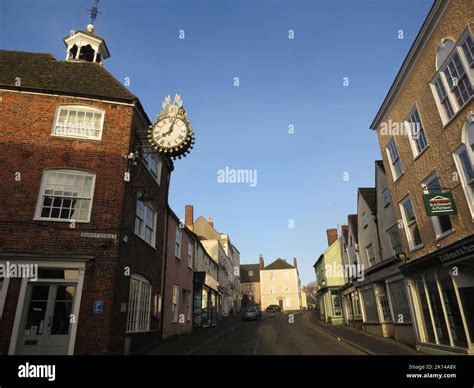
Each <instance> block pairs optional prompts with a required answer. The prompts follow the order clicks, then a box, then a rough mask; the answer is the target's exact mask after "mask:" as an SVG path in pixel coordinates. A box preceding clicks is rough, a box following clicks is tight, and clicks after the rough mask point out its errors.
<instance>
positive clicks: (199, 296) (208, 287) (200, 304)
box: [193, 272, 220, 327]
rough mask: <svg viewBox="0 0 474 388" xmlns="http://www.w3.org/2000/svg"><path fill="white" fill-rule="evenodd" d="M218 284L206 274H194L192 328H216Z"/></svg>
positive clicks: (218, 297)
mask: <svg viewBox="0 0 474 388" xmlns="http://www.w3.org/2000/svg"><path fill="white" fill-rule="evenodd" d="M218 288H219V283H218V282H217V281H216V280H215V279H214V278H212V277H211V276H209V274H207V273H206V272H195V273H194V303H193V307H194V321H193V322H194V326H195V327H210V326H217V323H218V316H219V303H220V295H219V291H218Z"/></svg>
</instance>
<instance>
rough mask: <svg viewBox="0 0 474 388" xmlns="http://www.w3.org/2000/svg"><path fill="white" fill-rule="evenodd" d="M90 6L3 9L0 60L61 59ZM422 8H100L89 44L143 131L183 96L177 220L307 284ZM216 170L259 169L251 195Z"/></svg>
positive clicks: (369, 157) (362, 167)
mask: <svg viewBox="0 0 474 388" xmlns="http://www.w3.org/2000/svg"><path fill="white" fill-rule="evenodd" d="M91 4H92V0H89V1H87V0H68V1H65V0H61V1H59V0H36V1H34V0H0V48H2V49H9V50H20V51H35V52H49V53H52V54H53V55H54V56H55V57H56V58H58V59H64V57H65V47H64V44H63V42H62V38H63V37H64V36H66V35H67V34H68V33H69V31H70V30H71V29H84V28H85V26H86V25H87V23H88V22H89V18H88V13H87V12H86V11H84V10H85V9H86V8H90V6H91ZM431 4H432V0H416V1H414V0H379V1H373V0H351V1H348V0H347V1H342V0H341V1H338V0H335V1H329V0H314V1H302V0H288V1H276V0H252V1H237V0H234V1H228V0H227V1H226V0H208V1H200V0H191V1H180V0H169V1H144V0H113V1H112V0H102V1H101V4H100V8H101V9H102V10H103V11H105V12H106V15H104V16H102V15H99V17H98V20H97V22H96V33H97V34H98V35H100V36H102V37H103V38H104V39H105V40H106V42H107V45H108V47H109V50H110V52H111V57H110V58H109V59H108V60H107V61H106V62H105V67H106V68H107V69H108V70H109V71H110V72H111V73H112V74H113V75H114V76H115V77H117V78H118V79H119V80H124V79H125V78H126V77H129V78H130V81H131V84H130V89H131V91H132V92H133V93H135V94H136V95H137V96H138V97H139V98H140V100H141V102H142V104H143V106H144V107H145V110H146V112H147V113H148V115H149V117H150V118H151V119H152V120H154V119H155V116H156V114H157V113H158V112H159V110H160V106H161V101H162V100H163V97H164V96H165V95H168V94H170V95H172V96H174V94H175V93H180V94H181V95H182V98H183V102H184V106H185V107H186V110H187V112H188V116H189V118H190V120H191V122H192V124H193V127H194V129H195V132H196V137H197V144H196V146H195V148H194V150H193V151H192V153H191V155H189V156H188V157H187V158H185V159H182V160H177V161H176V163H175V171H174V172H173V175H172V180H171V189H170V204H171V206H172V208H173V209H174V210H175V212H176V213H177V214H178V215H180V216H184V206H185V205H186V204H193V205H194V208H195V210H194V213H195V216H199V215H202V216H205V217H208V216H211V217H213V219H214V224H215V226H216V228H217V229H218V230H219V231H221V232H224V233H228V234H229V235H230V236H231V240H232V242H233V243H234V245H236V246H237V248H238V249H239V251H240V254H241V262H242V263H252V262H257V261H258V256H259V254H260V253H261V254H263V256H264V257H265V262H266V263H267V264H268V263H270V262H271V261H273V260H274V259H276V258H278V257H282V258H286V259H287V260H291V259H292V257H297V258H298V266H299V270H300V275H301V279H302V283H303V284H306V283H308V282H310V281H313V280H314V272H313V268H312V265H313V264H314V261H315V259H316V258H317V257H318V256H319V255H320V253H321V252H322V250H324V249H325V247H326V245H327V242H326V233H325V230H326V229H327V228H331V227H336V226H337V225H341V224H344V223H345V222H346V220H347V214H348V213H353V212H355V210H356V190H357V188H358V187H367V186H373V185H374V160H375V159H380V150H379V147H378V143H377V139H376V135H375V133H373V132H372V131H371V130H370V129H369V125H370V123H371V121H372V119H373V117H374V115H375V114H376V112H377V110H378V108H379V107H380V105H381V103H382V101H383V98H384V97H385V95H386V93H387V92H388V89H389V87H390V85H391V84H392V81H393V79H394V77H395V75H396V73H397V71H398V69H399V68H400V65H401V64H402V62H403V59H404V58H405V56H406V54H407V52H408V50H409V48H410V46H411V44H412V42H413V40H414V39H415V37H416V34H417V33H418V30H419V29H420V27H421V25H422V23H423V20H424V19H425V17H426V15H427V13H428V11H429V9H430V7H431ZM179 30H184V32H185V39H184V40H180V39H179V36H178V35H179ZM289 30H293V31H294V39H288V35H289V33H288V31H289ZM399 30H403V39H399V38H398V31H399ZM234 77H238V78H239V82H240V85H239V86H238V87H235V86H234ZM344 77H348V78H349V86H344V85H343V79H344ZM289 125H293V126H294V133H293V134H289V131H288V127H289ZM225 167H229V168H231V169H249V170H256V171H257V185H256V186H255V187H250V185H249V184H248V183H241V184H238V183H218V181H217V176H218V170H220V169H224V168H225ZM345 172H347V173H348V174H349V175H348V177H349V180H348V181H345V180H343V174H344V173H345ZM289 220H293V221H294V228H289V226H290V222H289Z"/></svg>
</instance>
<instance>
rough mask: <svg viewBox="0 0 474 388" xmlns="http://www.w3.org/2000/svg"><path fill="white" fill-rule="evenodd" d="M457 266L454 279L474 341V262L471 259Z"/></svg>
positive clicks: (473, 340) (470, 334)
mask: <svg viewBox="0 0 474 388" xmlns="http://www.w3.org/2000/svg"><path fill="white" fill-rule="evenodd" d="M456 267H458V272H457V276H456V277H455V278H454V280H455V282H456V285H457V287H458V292H459V297H460V299H461V303H462V308H463V311H464V317H465V319H466V322H467V328H468V331H469V336H470V337H471V341H472V342H474V303H473V301H474V262H473V260H472V259H471V260H469V261H465V262H464V263H462V264H459V265H456Z"/></svg>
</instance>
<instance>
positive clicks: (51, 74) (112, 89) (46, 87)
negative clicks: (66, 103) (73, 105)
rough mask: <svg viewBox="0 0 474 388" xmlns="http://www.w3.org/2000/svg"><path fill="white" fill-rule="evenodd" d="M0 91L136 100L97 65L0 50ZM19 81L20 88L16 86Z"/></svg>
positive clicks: (49, 56) (37, 54)
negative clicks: (9, 90) (2, 89)
mask: <svg viewBox="0 0 474 388" xmlns="http://www.w3.org/2000/svg"><path fill="white" fill-rule="evenodd" d="M0 69H1V71H0V88H4V89H12V90H26V91H34V92H42V93H54V94H60V95H70V96H78V97H91V98H99V99H107V100H111V101H120V102H133V101H136V100H138V98H137V97H136V96H135V95H134V94H132V93H131V92H130V91H129V90H128V89H127V88H126V87H125V86H123V85H122V83H120V82H119V81H118V80H117V79H116V78H115V77H113V76H112V75H111V74H110V73H109V72H108V71H107V70H105V69H104V67H103V66H101V65H99V64H98V63H92V62H85V61H84V62H82V61H80V62H79V61H76V62H72V61H58V60H56V59H55V58H54V57H53V56H52V55H51V54H44V53H31V52H22V51H9V50H0ZM18 80H19V81H20V86H17V85H15V83H16V82H17V81H18Z"/></svg>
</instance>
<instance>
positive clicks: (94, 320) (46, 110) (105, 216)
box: [0, 91, 169, 354]
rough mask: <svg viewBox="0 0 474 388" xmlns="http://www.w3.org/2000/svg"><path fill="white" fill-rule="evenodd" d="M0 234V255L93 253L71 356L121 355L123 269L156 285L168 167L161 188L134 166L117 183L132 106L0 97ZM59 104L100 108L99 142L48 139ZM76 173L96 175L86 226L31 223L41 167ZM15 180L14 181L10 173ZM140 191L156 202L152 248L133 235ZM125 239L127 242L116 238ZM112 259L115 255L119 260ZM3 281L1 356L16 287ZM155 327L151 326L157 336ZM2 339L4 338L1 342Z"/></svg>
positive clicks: (134, 123)
mask: <svg viewBox="0 0 474 388" xmlns="http://www.w3.org/2000/svg"><path fill="white" fill-rule="evenodd" d="M0 97H1V102H0V107H1V109H0V133H1V134H2V138H1V142H0V164H1V168H0V182H2V186H1V192H2V195H0V233H1V237H2V239H3V240H4V245H3V247H2V248H3V250H5V251H9V252H49V253H66V254H67V253H83V254H89V255H94V256H95V257H96V259H95V260H94V261H93V262H91V263H89V265H88V267H87V270H86V273H85V280H84V288H83V294H82V301H81V308H80V316H79V322H78V330H77V337H76V346H75V353H76V354H104V353H122V352H123V345H124V336H125V324H126V313H120V304H121V303H127V302H128V290H129V278H128V277H126V276H125V275H124V267H125V266H127V265H128V266H130V267H131V272H132V273H133V272H135V273H140V274H142V275H144V276H145V277H147V278H149V280H150V282H151V283H152V286H153V293H159V289H160V287H161V276H160V274H161V265H162V255H163V252H162V247H163V243H164V237H163V233H164V225H165V211H164V209H166V201H167V185H168V183H169V182H168V180H167V174H168V171H169V169H168V167H167V165H166V163H163V169H162V172H163V179H162V185H161V187H158V186H157V185H156V183H154V182H153V181H152V178H151V175H150V174H149V173H148V171H147V170H146V168H144V166H143V164H142V163H141V162H139V163H138V165H137V166H134V167H132V170H131V181H130V182H124V179H123V176H124V172H125V171H126V168H127V162H126V160H125V159H124V158H123V155H126V154H128V153H129V152H130V147H131V145H132V143H133V142H134V139H133V138H132V136H131V133H132V127H133V128H137V129H146V124H144V123H143V120H142V119H141V118H140V117H139V116H138V114H137V112H136V110H134V108H133V107H132V106H124V105H120V104H114V105H113V106H112V104H110V103H105V102H100V101H92V100H82V99H76V98H70V97H61V96H60V97H57V96H47V95H34V94H28V93H15V92H7V91H0ZM59 104H85V105H91V106H95V107H98V108H101V109H104V110H105V121H104V129H103V135H102V140H101V141H93V140H78V139H71V138H59V137H53V136H51V130H52V126H53V123H54V119H55V113H56V108H57V106H58V105H59ZM55 167H56V168H57V167H67V168H77V169H85V170H89V171H93V172H95V173H96V182H95V190H94V200H93V205H92V212H91V220H90V223H76V227H75V229H71V228H70V227H69V226H70V225H69V223H68V222H53V221H34V220H33V217H34V214H35V209H36V203H37V199H38V192H39V189H40V184H41V178H42V174H43V171H44V169H47V168H55ZM17 172H19V173H21V180H20V181H16V180H15V173H17ZM143 184H144V185H146V186H149V187H150V188H152V191H153V193H154V195H155V196H156V203H157V207H158V208H159V211H158V220H157V236H156V246H157V247H158V249H156V250H155V249H153V248H151V247H149V246H147V244H146V243H145V242H143V241H142V240H140V239H139V238H137V237H136V236H134V234H133V230H134V218H135V206H136V202H135V201H136V187H139V186H141V185H143ZM83 231H88V232H99V233H114V234H117V236H118V239H117V241H116V242H115V243H114V244H113V245H112V246H109V247H104V246H102V245H103V243H104V241H103V240H100V239H93V238H83V237H81V236H80V233H81V232H83ZM125 234H127V235H128V238H129V240H128V243H127V244H124V243H123V242H122V238H123V237H124V235H125ZM119 254H120V255H122V257H119ZM14 284H15V283H14V282H10V289H9V293H8V300H7V303H6V306H5V318H4V319H2V320H1V321H0V338H2V340H1V341H0V354H2V353H6V352H7V351H8V344H9V338H10V334H11V327H12V319H13V317H14V312H15V310H16V303H17V301H16V300H15V299H18V296H17V293H18V287H13V286H14ZM95 299H102V300H103V301H104V311H103V313H102V314H94V313H93V312H92V305H93V301H94V300H95ZM157 328H158V322H157V321H156V322H155V321H153V322H152V329H155V330H157ZM5 338H8V340H4V339H5Z"/></svg>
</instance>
